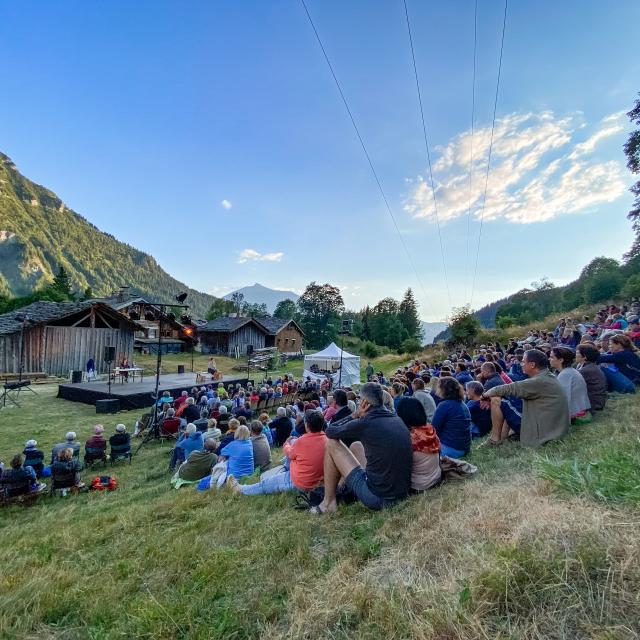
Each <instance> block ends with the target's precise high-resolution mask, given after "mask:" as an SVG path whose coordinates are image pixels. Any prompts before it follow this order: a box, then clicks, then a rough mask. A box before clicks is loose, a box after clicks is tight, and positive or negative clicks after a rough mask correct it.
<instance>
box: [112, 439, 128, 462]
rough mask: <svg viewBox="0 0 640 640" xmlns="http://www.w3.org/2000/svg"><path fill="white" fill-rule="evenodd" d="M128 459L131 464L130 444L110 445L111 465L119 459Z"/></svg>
mask: <svg viewBox="0 0 640 640" xmlns="http://www.w3.org/2000/svg"><path fill="white" fill-rule="evenodd" d="M127 458H128V459H129V464H131V445H130V444H112V445H111V466H113V464H114V463H115V462H118V461H119V460H126V459H127Z"/></svg>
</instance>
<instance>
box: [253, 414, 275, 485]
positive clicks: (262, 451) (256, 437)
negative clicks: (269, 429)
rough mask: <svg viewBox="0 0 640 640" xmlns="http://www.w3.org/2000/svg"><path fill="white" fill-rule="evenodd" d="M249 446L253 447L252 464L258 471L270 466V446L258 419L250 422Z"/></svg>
mask: <svg viewBox="0 0 640 640" xmlns="http://www.w3.org/2000/svg"><path fill="white" fill-rule="evenodd" d="M250 431H251V438H250V440H251V446H252V447H253V464H254V466H255V467H256V468H258V467H259V468H260V472H261V473H262V472H264V471H266V470H267V469H269V468H270V467H271V447H270V446H269V441H268V440H267V436H265V435H264V432H263V430H262V423H261V422H260V420H253V421H252V422H251V428H250Z"/></svg>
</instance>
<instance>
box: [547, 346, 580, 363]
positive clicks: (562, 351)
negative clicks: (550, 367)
mask: <svg viewBox="0 0 640 640" xmlns="http://www.w3.org/2000/svg"><path fill="white" fill-rule="evenodd" d="M551 353H553V354H554V355H555V357H556V358H558V360H562V366H563V367H570V366H571V365H572V364H573V361H574V360H575V359H576V354H575V352H574V351H573V350H572V349H567V347H553V349H551Z"/></svg>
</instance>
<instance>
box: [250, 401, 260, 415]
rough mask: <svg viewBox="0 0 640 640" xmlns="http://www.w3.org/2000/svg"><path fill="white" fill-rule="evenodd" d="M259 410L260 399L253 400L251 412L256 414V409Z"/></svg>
mask: <svg viewBox="0 0 640 640" xmlns="http://www.w3.org/2000/svg"><path fill="white" fill-rule="evenodd" d="M257 410H258V400H252V401H251V414H252V415H253V414H255V413H256V411H257Z"/></svg>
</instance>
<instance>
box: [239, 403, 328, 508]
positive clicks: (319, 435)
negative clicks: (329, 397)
mask: <svg viewBox="0 0 640 640" xmlns="http://www.w3.org/2000/svg"><path fill="white" fill-rule="evenodd" d="M324 427H325V422H324V418H323V417H322V414H321V413H319V412H318V411H313V410H310V411H307V412H306V413H305V415H304V428H305V433H304V434H303V435H302V436H300V437H299V438H289V439H288V440H287V441H286V442H285V444H284V453H285V455H286V456H287V458H289V461H290V465H289V469H288V470H287V469H285V468H282V470H281V471H280V472H279V473H275V474H273V475H269V476H268V477H266V478H265V479H264V480H261V481H260V482H257V483H256V484H244V485H241V484H239V483H238V482H237V481H236V480H235V478H233V476H229V478H228V480H227V482H228V483H230V485H231V488H232V489H233V490H234V491H235V492H236V493H240V494H243V495H245V496H257V495H263V494H266V493H280V492H282V491H309V490H310V489H314V488H315V487H318V486H320V485H321V484H322V481H323V478H324V449H325V445H326V443H327V437H326V436H325V435H324ZM267 473H268V472H267Z"/></svg>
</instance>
